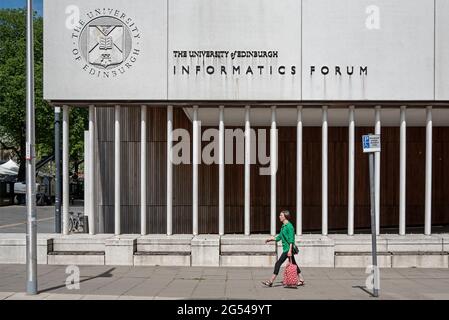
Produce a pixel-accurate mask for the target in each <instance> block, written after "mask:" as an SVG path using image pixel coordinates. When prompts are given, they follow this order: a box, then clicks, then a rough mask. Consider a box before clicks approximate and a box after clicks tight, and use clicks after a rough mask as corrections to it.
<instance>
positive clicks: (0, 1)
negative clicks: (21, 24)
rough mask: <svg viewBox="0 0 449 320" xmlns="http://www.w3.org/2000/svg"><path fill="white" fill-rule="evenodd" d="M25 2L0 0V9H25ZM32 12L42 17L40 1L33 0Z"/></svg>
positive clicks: (20, 0) (21, 0)
mask: <svg viewBox="0 0 449 320" xmlns="http://www.w3.org/2000/svg"><path fill="white" fill-rule="evenodd" d="M25 6H26V0H0V9H3V8H25ZM33 10H34V11H37V13H38V14H39V15H42V0H33Z"/></svg>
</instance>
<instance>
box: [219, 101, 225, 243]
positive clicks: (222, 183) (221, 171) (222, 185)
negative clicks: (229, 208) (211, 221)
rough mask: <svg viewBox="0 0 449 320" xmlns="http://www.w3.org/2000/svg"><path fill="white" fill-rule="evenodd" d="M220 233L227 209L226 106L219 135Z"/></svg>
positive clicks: (222, 110)
mask: <svg viewBox="0 0 449 320" xmlns="http://www.w3.org/2000/svg"><path fill="white" fill-rule="evenodd" d="M218 149H219V150H218V153H219V160H218V161H219V163H218V233H219V234H220V236H222V235H224V233H225V232H224V209H225V203H224V202H225V193H224V192H225V155H224V153H225V125H224V106H220V116H219V136H218Z"/></svg>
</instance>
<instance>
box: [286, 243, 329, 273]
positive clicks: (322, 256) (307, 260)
mask: <svg viewBox="0 0 449 320" xmlns="http://www.w3.org/2000/svg"><path fill="white" fill-rule="evenodd" d="M296 238H297V239H296V245H297V246H298V249H299V254H298V255H297V258H296V259H297V262H298V264H299V265H300V266H302V267H327V268H333V267H334V259H335V257H334V256H335V255H334V252H335V242H334V240H333V239H332V238H329V237H327V236H322V235H305V236H300V237H296ZM281 253H282V245H281V244H280V243H278V254H281Z"/></svg>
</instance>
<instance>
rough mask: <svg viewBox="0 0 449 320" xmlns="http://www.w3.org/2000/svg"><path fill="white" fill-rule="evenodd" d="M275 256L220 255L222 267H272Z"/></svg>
mask: <svg viewBox="0 0 449 320" xmlns="http://www.w3.org/2000/svg"><path fill="white" fill-rule="evenodd" d="M276 260H277V256H276V255H275V254H273V255H221V256H220V266H222V267H273V266H274V264H275V263H276Z"/></svg>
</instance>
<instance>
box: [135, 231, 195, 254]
mask: <svg viewBox="0 0 449 320" xmlns="http://www.w3.org/2000/svg"><path fill="white" fill-rule="evenodd" d="M192 239H193V236H192V235H172V236H167V235H146V236H140V237H138V238H137V240H136V241H137V251H150V252H154V251H161V252H169V251H176V252H180V251H185V252H191V241H192Z"/></svg>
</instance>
